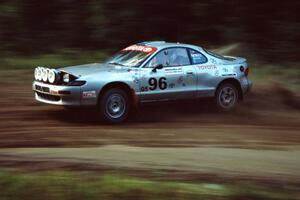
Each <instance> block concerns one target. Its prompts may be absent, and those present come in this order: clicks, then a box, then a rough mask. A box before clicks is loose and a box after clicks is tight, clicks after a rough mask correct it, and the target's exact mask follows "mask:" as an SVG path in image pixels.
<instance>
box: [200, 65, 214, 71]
mask: <svg viewBox="0 0 300 200" xmlns="http://www.w3.org/2000/svg"><path fill="white" fill-rule="evenodd" d="M198 68H199V69H201V70H214V69H217V67H216V65H200V66H198Z"/></svg>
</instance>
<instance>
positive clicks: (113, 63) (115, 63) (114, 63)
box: [108, 62, 125, 66]
mask: <svg viewBox="0 0 300 200" xmlns="http://www.w3.org/2000/svg"><path fill="white" fill-rule="evenodd" d="M108 64H112V65H120V66H125V65H123V64H121V63H117V62H109V63H108Z"/></svg>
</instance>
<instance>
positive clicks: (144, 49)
mask: <svg viewBox="0 0 300 200" xmlns="http://www.w3.org/2000/svg"><path fill="white" fill-rule="evenodd" d="M156 50H157V48H155V47H150V46H142V45H132V46H129V47H126V48H125V49H123V51H140V52H144V53H149V54H150V53H154V52H155V51H156Z"/></svg>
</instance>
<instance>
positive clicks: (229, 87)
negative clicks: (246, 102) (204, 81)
mask: <svg viewBox="0 0 300 200" xmlns="http://www.w3.org/2000/svg"><path fill="white" fill-rule="evenodd" d="M238 95H239V94H238V90H237V88H236V86H235V85H233V84H231V83H224V84H222V85H220V86H219V87H218V89H217V92H216V95H215V104H216V106H217V108H218V110H221V111H230V110H232V109H233V108H234V107H235V106H236V104H237V102H238V98H239V96H238Z"/></svg>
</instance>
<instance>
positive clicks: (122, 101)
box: [99, 88, 130, 123]
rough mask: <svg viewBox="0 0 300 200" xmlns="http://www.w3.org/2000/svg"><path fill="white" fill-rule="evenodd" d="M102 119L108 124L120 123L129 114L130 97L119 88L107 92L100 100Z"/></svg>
mask: <svg viewBox="0 0 300 200" xmlns="http://www.w3.org/2000/svg"><path fill="white" fill-rule="evenodd" d="M99 106H100V117H101V119H102V120H104V121H105V122H107V123H120V122H122V121H124V120H125V119H126V118H127V116H128V113H129V109H130V103H129V97H128V95H127V93H126V92H125V91H123V90H122V89H119V88H112V89H109V90H107V91H106V92H105V93H104V94H103V96H102V97H101V99H100V102H99Z"/></svg>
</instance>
